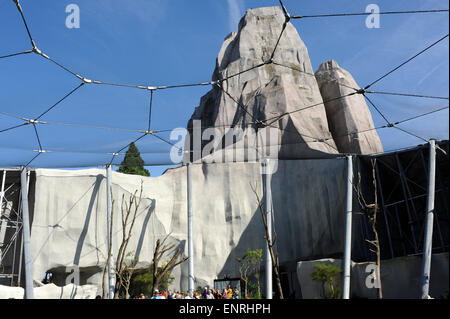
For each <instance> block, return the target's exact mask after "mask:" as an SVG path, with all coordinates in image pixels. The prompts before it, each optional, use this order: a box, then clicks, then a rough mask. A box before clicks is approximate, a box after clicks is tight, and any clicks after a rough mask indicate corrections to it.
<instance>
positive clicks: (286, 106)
mask: <svg viewBox="0 0 450 319" xmlns="http://www.w3.org/2000/svg"><path fill="white" fill-rule="evenodd" d="M284 21H285V18H284V15H283V13H282V11H281V8H279V7H265V8H257V9H252V10H248V11H247V13H246V14H245V16H244V17H243V18H242V19H241V21H240V23H239V28H238V32H236V33H231V34H230V35H229V36H228V37H227V38H226V39H225V40H224V43H223V45H222V48H221V49H220V52H219V54H218V57H217V63H216V68H215V71H214V74H213V77H212V78H213V80H214V81H216V80H222V79H225V78H228V80H226V81H224V82H222V84H221V86H222V87H218V86H213V88H212V90H211V91H210V92H208V93H207V94H206V95H205V96H203V97H202V98H201V101H200V106H199V107H197V108H196V109H195V111H194V114H193V115H192V117H191V119H190V121H189V122H188V129H192V127H193V121H194V120H200V121H201V126H202V132H204V130H205V128H206V127H211V126H214V127H217V128H218V130H219V131H220V132H221V134H222V136H224V135H226V134H227V133H229V132H230V131H231V128H230V126H234V127H240V128H242V129H243V131H244V134H241V136H240V137H238V139H239V138H242V136H250V137H251V136H254V135H255V134H256V132H255V125H253V123H254V122H255V121H258V120H260V121H265V120H268V121H267V122H266V124H267V123H268V124H270V127H272V128H277V131H279V134H278V136H277V138H276V140H275V141H274V140H271V141H269V140H266V141H264V142H259V143H260V144H255V145H254V147H261V145H271V146H275V147H276V149H277V157H278V158H280V159H290V158H300V157H301V158H312V157H323V156H326V154H336V153H337V148H336V145H335V143H334V141H333V140H332V138H331V133H330V131H329V128H328V122H327V116H326V112H325V107H324V105H323V104H322V96H321V94H320V90H319V87H318V85H317V82H316V79H315V77H314V71H313V69H312V66H311V62H310V59H309V56H308V50H307V48H306V46H305V44H304V43H303V41H302V40H301V39H300V36H299V35H298V33H297V31H296V29H295V27H294V26H293V25H292V24H291V23H288V24H287V26H286V29H285V31H284V33H283V35H282V37H281V38H280V41H279V44H278V47H277V50H276V51H275V55H274V58H273V61H274V62H276V63H271V64H266V65H263V66H261V67H258V68H255V69H252V70H251V71H248V72H243V71H246V70H248V69H250V68H252V67H254V66H256V65H258V64H261V63H263V62H264V61H267V60H268V59H270V57H271V54H272V52H273V50H274V48H275V46H276V43H277V40H278V38H279V36H280V33H281V30H282V26H283V23H284ZM280 64H282V65H280ZM241 72H243V73H241ZM229 77H231V78H229ZM237 102H238V103H237ZM239 104H240V105H239ZM311 105H316V106H314V107H311V108H308V109H307V110H305V111H297V112H295V113H290V114H286V113H289V112H293V111H296V110H299V109H301V108H305V107H309V106H311ZM244 108H245V111H244ZM280 115H284V116H281V117H279V116H280ZM278 117H279V118H278ZM319 138H331V139H330V140H328V141H327V142H326V143H323V142H322V143H321V142H317V139H319ZM249 140H251V141H253V140H255V139H252V138H249ZM256 140H257V139H256ZM189 142H191V144H190V145H189ZM207 143H208V140H206V141H204V142H203V144H202V147H204V146H205V145H206V144H207ZM261 143H263V144H261ZM231 144H232V142H231ZM231 144H230V143H224V144H223V145H222V146H220V145H219V146H217V147H216V148H215V150H217V149H221V148H222V147H224V146H225V147H226V146H229V145H231ZM250 144H251V143H250ZM280 144H283V146H280ZM186 145H187V147H186V149H190V147H191V146H192V141H188V143H187V144H186ZM251 146H252V145H249V146H247V147H251ZM198 159H199V156H196V158H194V159H193V160H194V161H195V160H198Z"/></svg>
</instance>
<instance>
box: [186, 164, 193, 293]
mask: <svg viewBox="0 0 450 319" xmlns="http://www.w3.org/2000/svg"><path fill="white" fill-rule="evenodd" d="M191 165H192V164H191V163H186V177H187V184H186V188H187V213H188V216H187V218H188V256H189V259H188V289H189V295H190V296H191V297H192V296H193V294H194V241H193V238H192V230H193V229H192V228H193V223H192V178H191Z"/></svg>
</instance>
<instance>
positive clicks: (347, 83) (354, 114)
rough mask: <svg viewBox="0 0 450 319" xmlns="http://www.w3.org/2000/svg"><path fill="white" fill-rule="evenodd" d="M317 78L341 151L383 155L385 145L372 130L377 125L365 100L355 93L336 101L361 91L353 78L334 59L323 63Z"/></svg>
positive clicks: (330, 125) (331, 126)
mask: <svg viewBox="0 0 450 319" xmlns="http://www.w3.org/2000/svg"><path fill="white" fill-rule="evenodd" d="M316 79H317V83H318V84H319V87H320V92H321V94H322V98H323V100H324V102H325V109H326V112H327V118H328V125H329V127H330V130H331V132H332V134H333V138H334V141H335V142H336V145H337V147H338V150H339V152H340V153H352V154H371V153H382V152H383V146H382V144H381V141H380V138H379V136H378V133H377V131H376V130H370V129H372V128H374V123H373V119H372V114H371V113H370V110H369V108H368V106H367V103H366V101H365V99H364V97H363V96H362V95H361V94H353V95H351V96H347V97H343V98H341V99H335V98H337V97H339V96H344V95H347V94H350V93H352V92H355V90H354V89H359V86H358V84H357V83H356V81H355V79H354V78H353V76H352V75H351V74H350V73H349V72H347V71H346V70H344V69H343V68H341V67H340V66H339V65H338V63H337V62H336V61H334V60H331V61H327V62H324V63H322V65H321V66H320V67H319V69H318V70H317V72H316ZM353 88H354V89H353ZM354 132H361V133H354ZM352 133H354V134H352Z"/></svg>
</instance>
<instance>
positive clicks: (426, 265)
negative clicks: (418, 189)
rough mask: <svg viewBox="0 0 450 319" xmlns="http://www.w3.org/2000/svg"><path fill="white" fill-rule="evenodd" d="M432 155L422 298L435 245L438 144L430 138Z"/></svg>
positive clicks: (424, 293) (428, 280)
mask: <svg viewBox="0 0 450 319" xmlns="http://www.w3.org/2000/svg"><path fill="white" fill-rule="evenodd" d="M429 143H430V155H429V156H430V157H429V161H428V172H429V173H428V198H427V213H426V217H425V234H424V247H423V259H422V281H421V285H420V286H421V291H420V294H421V298H422V299H426V298H428V295H429V289H430V269H431V252H432V245H433V216H434V190H435V175H436V146H435V141H434V140H430V142H429Z"/></svg>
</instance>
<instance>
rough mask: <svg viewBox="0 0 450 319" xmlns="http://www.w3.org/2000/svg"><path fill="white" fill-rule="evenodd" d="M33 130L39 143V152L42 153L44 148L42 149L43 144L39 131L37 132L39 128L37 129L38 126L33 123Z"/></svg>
mask: <svg viewBox="0 0 450 319" xmlns="http://www.w3.org/2000/svg"><path fill="white" fill-rule="evenodd" d="M33 129H34V133H35V134H36V139H37V142H38V144H39V151H40V152H42V150H43V148H42V144H41V139H40V138H39V134H38V131H37V128H36V124H34V123H33Z"/></svg>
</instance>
